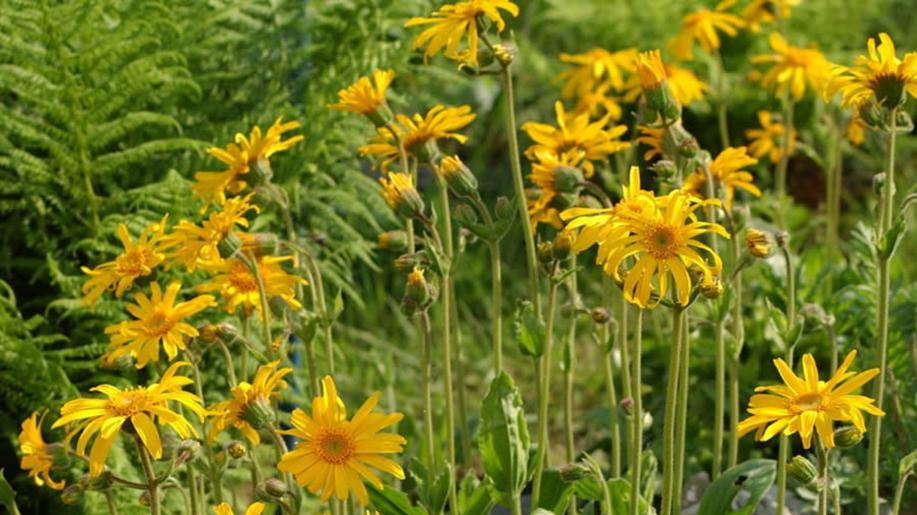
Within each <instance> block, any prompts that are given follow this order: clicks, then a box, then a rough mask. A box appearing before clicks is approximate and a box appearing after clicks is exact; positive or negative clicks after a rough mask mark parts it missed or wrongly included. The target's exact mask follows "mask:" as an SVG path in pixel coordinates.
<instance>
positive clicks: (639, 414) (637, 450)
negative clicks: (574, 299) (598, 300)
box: [622, 301, 643, 515]
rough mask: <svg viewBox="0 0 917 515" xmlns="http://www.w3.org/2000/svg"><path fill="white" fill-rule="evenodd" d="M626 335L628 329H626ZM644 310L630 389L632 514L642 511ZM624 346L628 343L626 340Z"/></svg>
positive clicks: (636, 324)
mask: <svg viewBox="0 0 917 515" xmlns="http://www.w3.org/2000/svg"><path fill="white" fill-rule="evenodd" d="M624 306H625V308H624V309H623V310H622V313H625V314H626V313H627V302H626V301H624ZM624 334H625V336H626V335H627V330H626V329H625V330H624ZM642 342H643V310H642V309H637V313H636V316H635V317H634V348H633V353H632V354H633V358H632V359H633V362H632V366H633V372H632V373H631V380H632V381H633V385H631V387H630V389H631V392H632V395H633V399H634V411H633V414H632V415H631V426H632V427H631V435H632V438H631V441H630V498H631V504H630V515H638V514H639V513H640V502H639V499H640V468H641V467H640V465H641V462H640V459H641V457H642V454H643V393H642V389H643V380H642V379H643V370H642V358H643V349H642V346H643V343H642ZM624 346H625V347H626V346H627V344H626V342H625V344H624Z"/></svg>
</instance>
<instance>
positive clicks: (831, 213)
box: [825, 120, 844, 292]
mask: <svg viewBox="0 0 917 515" xmlns="http://www.w3.org/2000/svg"><path fill="white" fill-rule="evenodd" d="M832 125H833V126H834V146H833V147H832V150H833V152H832V154H833V158H832V160H831V170H830V171H829V173H828V181H827V182H828V191H827V194H826V195H825V202H826V203H827V206H826V211H827V215H828V220H827V227H826V230H827V234H826V235H825V241H826V243H827V247H828V256H829V258H830V259H832V260H833V259H835V258H837V257H839V256H840V255H841V253H840V245H839V241H840V237H839V227H840V214H841V207H840V200H841V194H840V193H841V182H842V181H843V167H844V156H843V148H844V147H843V145H842V144H841V140H842V138H843V135H842V134H841V131H840V129H839V128H838V126H837V122H836V120H835V121H834V122H833V124H832ZM830 291H831V290H829V292H830Z"/></svg>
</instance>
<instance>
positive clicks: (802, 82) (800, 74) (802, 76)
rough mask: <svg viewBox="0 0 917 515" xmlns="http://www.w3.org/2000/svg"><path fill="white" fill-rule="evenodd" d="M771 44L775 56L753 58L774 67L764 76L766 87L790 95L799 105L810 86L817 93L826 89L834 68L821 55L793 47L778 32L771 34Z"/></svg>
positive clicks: (753, 61)
mask: <svg viewBox="0 0 917 515" xmlns="http://www.w3.org/2000/svg"><path fill="white" fill-rule="evenodd" d="M768 41H769V42H770V45H771V49H772V50H773V51H774V53H773V54H766V55H756V56H754V57H752V58H751V62H752V63H754V64H770V65H771V67H770V68H769V69H768V70H767V71H766V72H765V73H764V75H763V76H762V77H761V84H763V85H764V87H766V88H769V89H770V90H772V91H774V92H776V93H777V94H778V95H785V94H787V93H789V94H791V95H792V97H793V99H794V100H795V101H797V102H798V101H800V100H802V97H803V96H804V95H805V94H806V84H807V83H808V84H809V86H810V87H811V88H812V89H813V90H815V91H822V90H823V89H824V87H825V85H826V84H827V81H828V78H829V77H830V76H831V68H830V64H829V63H828V60H827V59H825V56H824V55H823V54H822V53H821V52H819V51H818V50H817V49H815V48H800V47H795V46H792V45H790V44H789V43H787V41H786V39H784V38H783V36H781V35H780V34H779V33H777V32H771V35H770V38H769V39H768Z"/></svg>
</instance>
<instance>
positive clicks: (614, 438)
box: [601, 327, 621, 477]
mask: <svg viewBox="0 0 917 515" xmlns="http://www.w3.org/2000/svg"><path fill="white" fill-rule="evenodd" d="M607 340H608V329H607V328H606V327H602V334H601V343H602V345H605V342H606V341H607ZM604 362H605V389H606V391H607V395H608V419H609V423H610V425H611V427H610V428H609V429H610V430H611V477H621V432H620V430H619V427H620V421H619V420H618V394H617V391H616V389H615V372H614V349H612V348H608V350H606V351H605V356H604Z"/></svg>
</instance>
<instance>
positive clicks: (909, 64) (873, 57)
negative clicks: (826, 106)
mask: <svg viewBox="0 0 917 515" xmlns="http://www.w3.org/2000/svg"><path fill="white" fill-rule="evenodd" d="M868 50H869V55H868V56H864V55H861V56H859V57H857V58H856V60H855V61H854V62H853V66H851V67H849V68H848V67H846V66H835V67H834V78H833V80H831V82H830V83H829V84H828V87H827V88H826V89H825V93H826V96H827V97H830V96H833V95H834V94H835V93H836V92H838V91H840V92H841V103H842V104H843V105H844V107H857V108H859V107H860V106H862V105H864V104H866V103H867V102H869V101H870V100H871V99H875V100H876V102H878V103H879V104H880V105H884V106H886V107H895V106H898V105H900V104H902V103H903V102H904V100H905V98H906V93H907V94H910V95H911V96H912V97H915V98H917V52H909V53H907V54H906V55H905V56H904V59H898V56H897V55H895V43H894V41H892V38H891V37H889V35H888V34H886V33H884V32H883V33H881V34H879V44H878V45H877V44H876V40H875V39H873V38H869V43H868Z"/></svg>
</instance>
